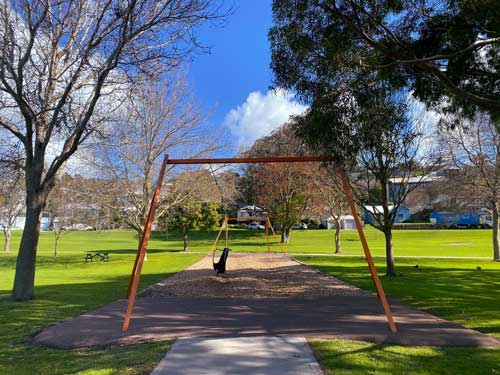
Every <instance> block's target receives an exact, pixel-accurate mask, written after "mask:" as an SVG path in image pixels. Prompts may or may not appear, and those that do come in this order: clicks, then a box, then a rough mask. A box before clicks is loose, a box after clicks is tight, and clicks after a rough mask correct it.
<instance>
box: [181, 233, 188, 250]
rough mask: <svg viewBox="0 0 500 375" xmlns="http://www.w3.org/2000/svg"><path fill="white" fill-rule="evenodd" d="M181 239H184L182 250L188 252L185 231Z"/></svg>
mask: <svg viewBox="0 0 500 375" xmlns="http://www.w3.org/2000/svg"><path fill="white" fill-rule="evenodd" d="M182 239H183V240H184V251H185V252H186V253H187V252H188V250H189V249H188V234H187V232H184V236H182Z"/></svg>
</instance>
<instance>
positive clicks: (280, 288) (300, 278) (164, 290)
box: [140, 253, 364, 298]
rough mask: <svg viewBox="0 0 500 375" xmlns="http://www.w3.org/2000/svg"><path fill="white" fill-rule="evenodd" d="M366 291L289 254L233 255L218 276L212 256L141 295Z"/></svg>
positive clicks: (230, 295)
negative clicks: (224, 270) (321, 271)
mask: <svg viewBox="0 0 500 375" xmlns="http://www.w3.org/2000/svg"><path fill="white" fill-rule="evenodd" d="M360 293H364V292H363V291H361V290H360V289H358V288H356V287H354V286H352V285H348V284H345V283H343V282H341V281H339V280H337V279H335V278H333V277H330V276H327V275H324V274H322V273H319V272H318V271H316V270H314V269H312V268H310V267H307V266H305V265H303V264H300V263H298V262H296V261H294V260H293V259H291V258H290V257H288V256H287V255H286V254H274V253H271V254H244V253H233V254H230V255H229V258H228V261H227V270H226V273H225V274H224V275H220V276H216V275H215V272H214V270H213V268H212V257H211V256H207V257H205V258H203V259H202V260H201V261H199V262H197V263H195V264H193V265H192V266H191V267H189V268H187V269H185V270H184V271H182V272H179V273H177V274H175V275H174V276H172V277H170V278H168V279H165V280H163V281H161V282H159V283H157V284H155V285H153V286H151V287H150V288H148V289H146V290H145V291H143V292H142V293H141V294H140V297H161V296H165V297H167V296H168V297H172V296H175V297H190V298H193V297H199V298H269V297H300V298H313V297H321V296H335V295H354V294H360Z"/></svg>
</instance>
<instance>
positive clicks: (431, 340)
mask: <svg viewBox="0 0 500 375" xmlns="http://www.w3.org/2000/svg"><path fill="white" fill-rule="evenodd" d="M229 259H230V262H228V273H227V274H226V275H224V276H222V277H216V276H215V275H214V272H213V270H212V269H211V266H212V264H211V258H210V257H207V258H204V259H203V260H201V261H200V262H198V263H196V264H194V265H192V266H191V267H189V268H188V269H186V270H184V271H182V272H180V273H178V274H176V275H175V276H173V277H172V278H169V279H167V280H165V281H163V282H160V283H158V284H156V285H155V286H153V287H151V288H148V290H146V291H145V292H144V293H142V296H141V298H137V300H136V305H135V309H134V313H133V316H132V321H131V326H130V329H129V331H128V332H125V333H122V332H121V326H122V323H123V316H124V312H125V308H126V301H125V300H120V301H116V302H113V303H111V304H109V305H106V306H103V307H101V308H99V309H96V310H94V311H90V312H88V313H86V314H83V315H80V316H77V317H75V318H72V319H69V320H66V321H64V322H61V323H59V324H57V325H54V326H52V327H48V328H47V329H45V330H44V331H42V332H41V333H39V334H38V335H37V336H35V337H34V338H33V341H34V343H37V344H43V345H47V346H52V347H60V348H80V347H89V346H109V345H117V344H128V343H136V342H145V341H153V340H166V339H176V338H179V337H200V336H205V337H207V336H208V337H217V336H218V337H220V336H225V337H236V336H247V337H248V336H276V335H290V336H299V337H317V338H343V339H353V340H363V341H369V342H375V343H393V344H401V345H410V346H414V345H429V346H476V347H497V346H500V342H499V341H498V340H497V339H495V338H494V337H492V336H488V335H485V334H482V333H479V332H477V331H474V330H471V329H467V328H465V327H462V326H460V325H458V324H455V323H451V322H449V321H446V320H443V319H440V318H437V317H435V316H433V315H430V314H427V313H425V312H423V311H420V310H417V309H415V308H412V307H409V306H406V305H404V304H401V303H399V302H397V301H389V302H390V305H391V309H392V311H393V315H394V318H395V321H396V323H397V325H398V330H399V332H398V333H397V334H392V333H390V331H389V328H388V324H387V320H386V317H385V315H384V312H383V309H382V306H381V304H380V301H379V300H378V299H377V297H376V296H374V295H372V294H369V293H366V292H363V291H361V290H359V289H357V288H354V287H352V286H350V285H346V284H345V283H341V282H339V281H338V280H337V279H335V278H332V277H329V276H327V275H324V274H321V273H319V272H317V271H315V270H313V269H311V268H310V267H307V266H305V265H303V264H299V263H297V262H294V261H293V260H291V259H290V258H289V257H287V256H286V255H285V254H231V256H230V258H229Z"/></svg>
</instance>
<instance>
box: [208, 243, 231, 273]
mask: <svg viewBox="0 0 500 375" xmlns="http://www.w3.org/2000/svg"><path fill="white" fill-rule="evenodd" d="M230 251H231V249H230V248H228V247H225V248H224V250H222V255H221V256H220V259H219V261H218V262H217V263H215V251H214V253H213V255H212V263H213V265H214V271H215V272H216V273H217V276H219V273H220V274H222V273H225V272H226V262H227V257H228V255H229V252H230Z"/></svg>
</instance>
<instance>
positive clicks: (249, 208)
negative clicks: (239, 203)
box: [238, 205, 263, 211]
mask: <svg viewBox="0 0 500 375" xmlns="http://www.w3.org/2000/svg"><path fill="white" fill-rule="evenodd" d="M238 211H263V209H262V208H260V207H257V206H256V205H249V206H245V207H241V208H240V209H239V210H238Z"/></svg>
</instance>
